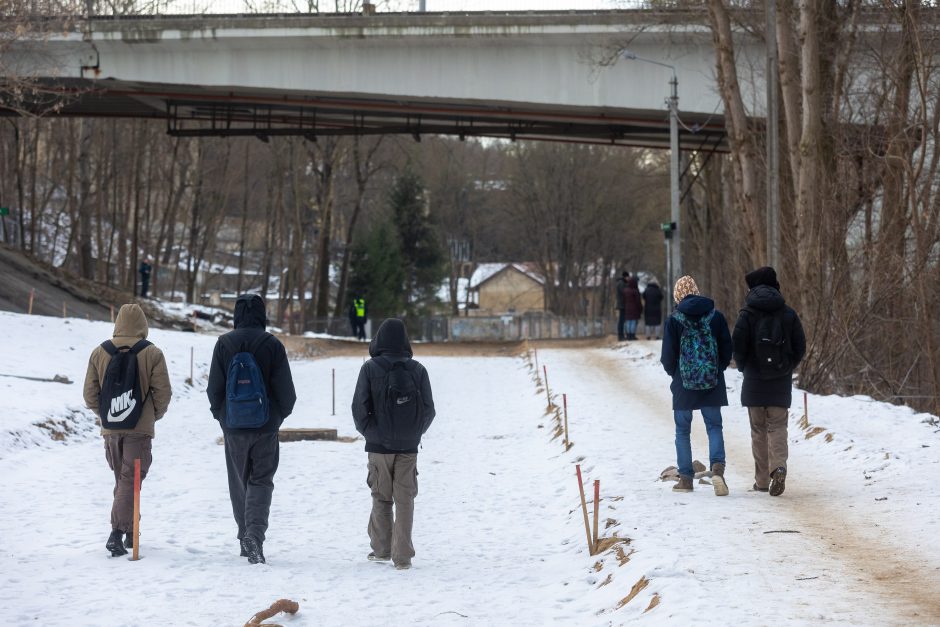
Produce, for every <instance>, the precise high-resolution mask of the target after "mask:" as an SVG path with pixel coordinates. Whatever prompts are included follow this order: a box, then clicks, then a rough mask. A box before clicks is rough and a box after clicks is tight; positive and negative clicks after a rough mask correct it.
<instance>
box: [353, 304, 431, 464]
mask: <svg viewBox="0 0 940 627" xmlns="http://www.w3.org/2000/svg"><path fill="white" fill-rule="evenodd" d="M413 354H414V353H412V351H411V343H410V342H409V341H408V333H407V331H406V330H405V324H404V323H403V322H402V321H401V320H398V319H396V318H389V319H387V320H386V321H385V322H383V323H382V325H381V326H380V327H379V330H378V332H377V333H376V334H375V337H374V338H372V342H371V343H370V344H369V356H370V357H372V359H370V360H369V361H367V362H366V363H364V364H362V368H361V369H360V370H359V380H358V381H356V391H355V393H354V394H353V401H352V415H353V420H354V421H355V423H356V431H358V432H359V433H361V434H362V436H363V437H364V438H365V439H366V452H367V453H384V454H391V453H417V452H418V449H417V447H415V448H414V449H410V450H407V451H391V450H388V449H386V448H385V447H384V446H382V445H381V444H380V442H381V440H382V434H380V433H379V432H378V422H377V420H376V418H375V408H376V406H377V405H378V406H381V404H382V403H383V402H384V397H383V395H384V393H385V375H386V370H385V368H383V367H382V366H381V365H380V364H379V363H378V362H376V358H377V357H383V358H385V359H387V360H389V361H391V362H393V363H394V362H396V361H408V362H410V364H409V367H410V368H413V371H412V372H413V374H414V376H415V381H416V382H417V385H418V391H419V392H420V393H421V401H422V403H423V404H424V414H423V418H424V422H425V431H427V427H430V426H431V422H432V421H433V420H434V416H435V415H436V412H435V411H434V397H433V396H432V395H431V381H430V379H429V378H428V371H427V370H426V369H425V368H424V366H423V365H421V363H420V362H418V361H416V360H414V359H412V355H413ZM422 435H423V434H422Z"/></svg>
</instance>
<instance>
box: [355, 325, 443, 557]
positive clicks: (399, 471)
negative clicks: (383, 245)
mask: <svg viewBox="0 0 940 627" xmlns="http://www.w3.org/2000/svg"><path fill="white" fill-rule="evenodd" d="M369 356H370V357H372V359H370V360H369V361H367V362H366V363H364V364H362V368H361V369H360V370H359V380H358V381H357V382H356V391H355V394H354V395H353V401H352V415H353V420H354V421H355V424H356V430H357V431H358V432H359V433H361V434H362V435H363V437H364V438H365V440H366V446H365V449H366V453H368V457H369V461H368V475H367V477H366V483H367V484H368V485H369V488H370V489H371V490H372V514H371V515H370V517H369V527H368V531H369V539H370V540H371V546H372V552H371V553H369V555H368V559H369V560H371V561H380V562H387V561H388V560H390V559H391V560H392V562H393V563H394V564H395V567H396V568H398V569H399V570H404V569H407V568H410V567H411V559H412V558H413V557H414V555H415V549H414V544H413V543H412V539H411V531H412V527H413V525H414V500H415V497H416V496H417V495H418V446H419V445H420V443H421V436H422V435H424V433H425V432H426V431H427V430H428V428H429V427H430V426H431V422H432V421H433V420H434V416H435V410H434V398H433V397H432V395H431V382H430V380H429V379H428V372H427V370H426V369H425V368H424V366H423V365H421V364H420V363H419V362H417V361H415V360H414V359H412V356H413V353H412V350H411V343H410V342H409V341H408V332H407V330H406V329H405V324H404V323H403V322H402V321H401V320H398V319H396V318H389V319H387V320H385V322H383V323H382V325H381V326H380V327H379V330H378V332H377V333H376V334H375V337H374V338H373V339H372V342H371V343H370V344H369ZM393 505H394V509H395V512H394V518H393V516H392V506H393Z"/></svg>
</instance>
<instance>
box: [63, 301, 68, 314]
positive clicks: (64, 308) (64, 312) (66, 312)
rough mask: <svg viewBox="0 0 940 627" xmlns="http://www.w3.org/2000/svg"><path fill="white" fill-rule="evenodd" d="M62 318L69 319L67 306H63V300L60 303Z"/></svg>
mask: <svg viewBox="0 0 940 627" xmlns="http://www.w3.org/2000/svg"><path fill="white" fill-rule="evenodd" d="M62 317H63V318H68V317H69V306H68V305H66V304H65V301H64V300H63V301H62Z"/></svg>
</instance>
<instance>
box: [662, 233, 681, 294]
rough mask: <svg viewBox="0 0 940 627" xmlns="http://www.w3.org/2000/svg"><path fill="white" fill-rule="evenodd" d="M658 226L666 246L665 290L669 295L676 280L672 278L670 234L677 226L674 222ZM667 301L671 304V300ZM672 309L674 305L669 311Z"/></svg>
mask: <svg viewBox="0 0 940 627" xmlns="http://www.w3.org/2000/svg"><path fill="white" fill-rule="evenodd" d="M659 226H660V228H661V229H662V230H663V242H665V244H666V282H667V286H666V289H667V291H668V292H669V293H670V294H671V293H672V287H673V285H675V283H676V278H677V277H674V276H672V234H673V233H675V232H676V230H677V227H678V225H677V224H676V223H675V222H663V223H662V224H660V225H659ZM668 300H669V302H670V303H672V299H671V298H670V299H668ZM674 308H675V303H673V304H672V305H671V307H670V310H672V309H674Z"/></svg>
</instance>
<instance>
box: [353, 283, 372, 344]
mask: <svg viewBox="0 0 940 627" xmlns="http://www.w3.org/2000/svg"><path fill="white" fill-rule="evenodd" d="M368 313H369V310H368V308H367V307H366V299H365V298H363V297H362V296H359V295H358V294H357V295H356V296H355V297H354V298H353V299H352V302H351V303H349V323H350V324H351V325H352V332H353V335H354V336H356V338H357V339H360V340H364V339H366V317H367V316H368Z"/></svg>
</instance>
